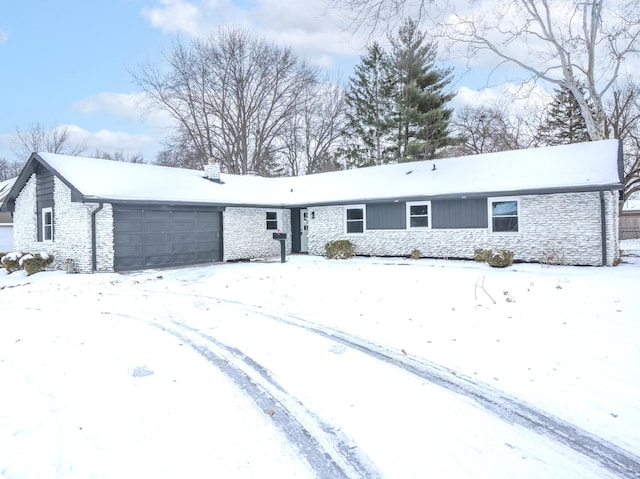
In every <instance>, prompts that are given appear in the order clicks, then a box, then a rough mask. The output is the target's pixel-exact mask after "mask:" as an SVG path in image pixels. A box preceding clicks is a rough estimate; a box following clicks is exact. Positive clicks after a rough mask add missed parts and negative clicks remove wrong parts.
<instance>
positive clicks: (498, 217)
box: [489, 198, 519, 233]
mask: <svg viewBox="0 0 640 479" xmlns="http://www.w3.org/2000/svg"><path fill="white" fill-rule="evenodd" d="M518 206H519V205H518V200H517V199H515V198H501V199H499V200H498V199H491V198H490V199H489V214H490V217H489V223H490V224H491V231H492V232H494V233H517V232H518V231H519V228H518V209H519V208H518Z"/></svg>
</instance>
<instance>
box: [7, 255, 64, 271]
mask: <svg viewBox="0 0 640 479" xmlns="http://www.w3.org/2000/svg"><path fill="white" fill-rule="evenodd" d="M0 263H1V264H2V266H3V267H4V268H5V269H6V270H7V273H13V272H14V271H18V270H19V269H24V270H25V271H26V273H27V274H28V275H32V274H34V273H38V272H39V271H44V269H45V268H46V267H47V266H50V265H51V263H53V256H51V255H50V254H48V253H33V254H31V253H18V252H17V251H14V252H11V253H7V254H1V255H0Z"/></svg>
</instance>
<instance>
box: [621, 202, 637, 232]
mask: <svg viewBox="0 0 640 479" xmlns="http://www.w3.org/2000/svg"><path fill="white" fill-rule="evenodd" d="M636 238H640V199H637V200H627V201H625V202H624V204H623V205H622V211H621V212H620V239H621V240H626V239H636Z"/></svg>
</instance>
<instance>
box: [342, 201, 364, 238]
mask: <svg viewBox="0 0 640 479" xmlns="http://www.w3.org/2000/svg"><path fill="white" fill-rule="evenodd" d="M345 211H346V228H345V229H346V230H347V233H364V206H351V207H348V208H346V210H345Z"/></svg>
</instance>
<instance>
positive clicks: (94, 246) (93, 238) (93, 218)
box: [91, 203, 104, 273]
mask: <svg viewBox="0 0 640 479" xmlns="http://www.w3.org/2000/svg"><path fill="white" fill-rule="evenodd" d="M103 206H104V205H103V204H102V203H98V207H97V208H96V209H95V210H93V211H92V212H91V272H92V273H95V272H96V270H97V269H98V266H97V264H98V258H97V251H96V250H97V248H98V246H97V244H96V243H97V242H96V215H97V214H98V213H99V212H100V211H101V210H102V208H103Z"/></svg>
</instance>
